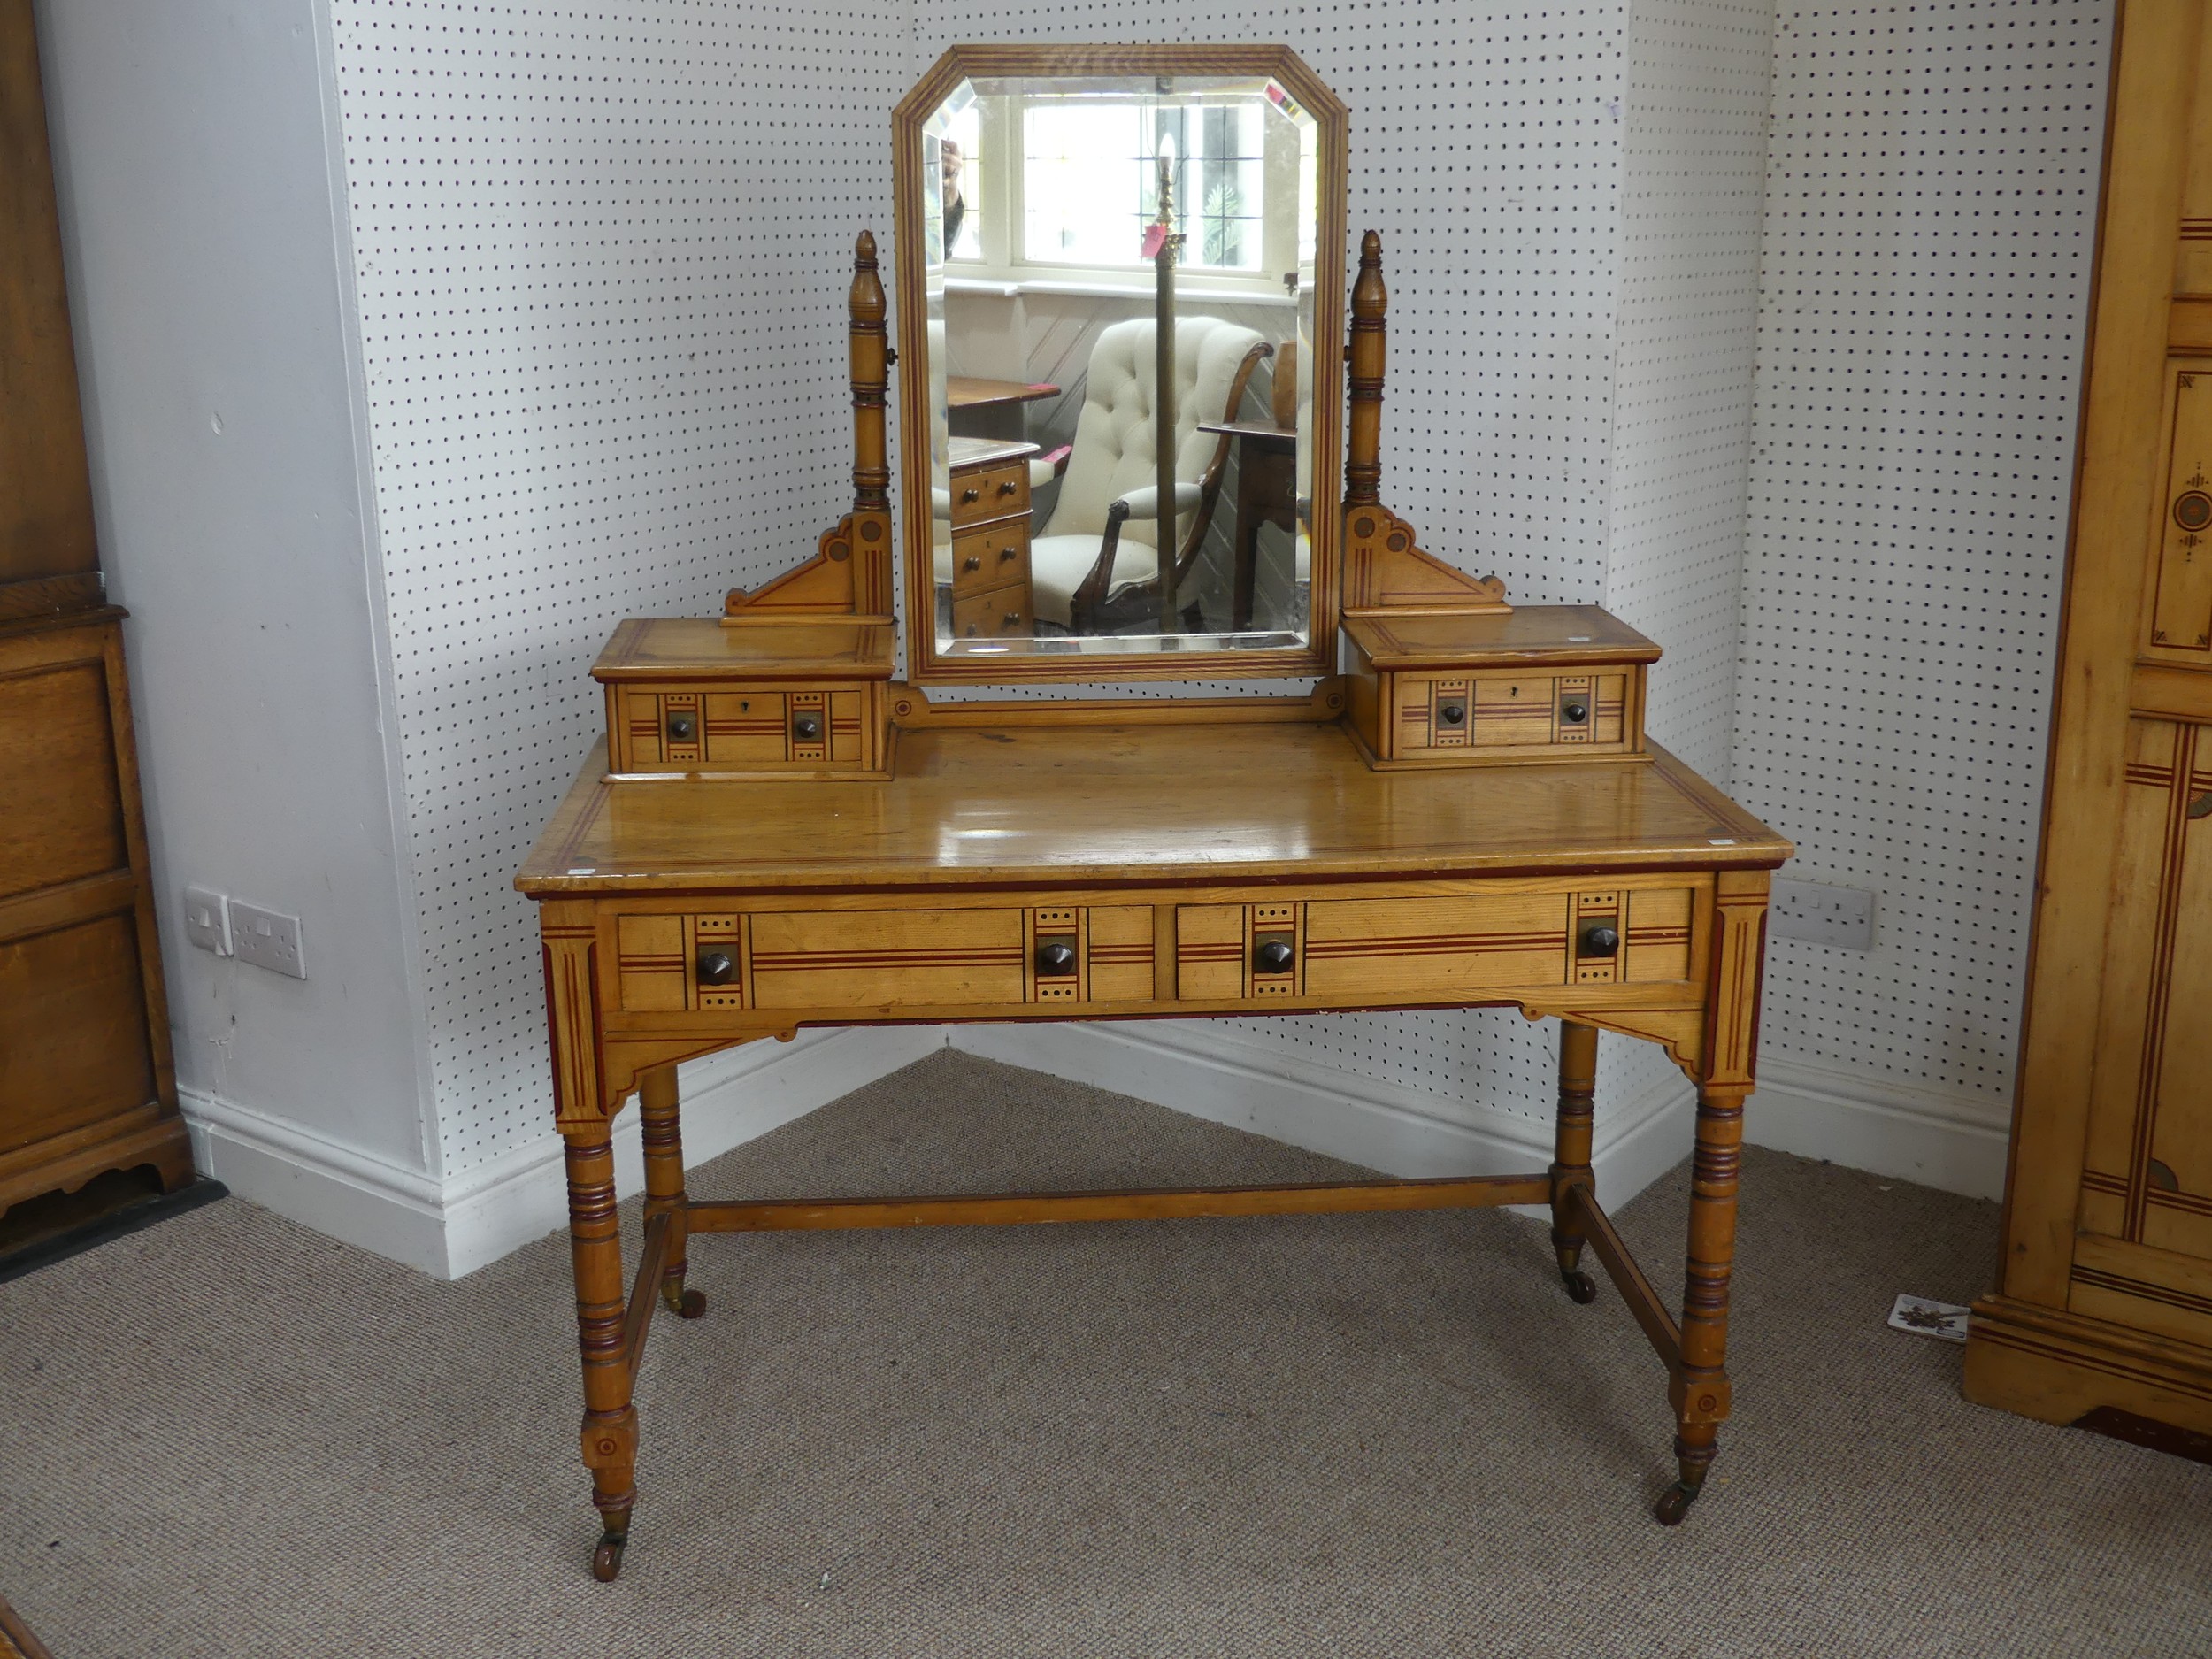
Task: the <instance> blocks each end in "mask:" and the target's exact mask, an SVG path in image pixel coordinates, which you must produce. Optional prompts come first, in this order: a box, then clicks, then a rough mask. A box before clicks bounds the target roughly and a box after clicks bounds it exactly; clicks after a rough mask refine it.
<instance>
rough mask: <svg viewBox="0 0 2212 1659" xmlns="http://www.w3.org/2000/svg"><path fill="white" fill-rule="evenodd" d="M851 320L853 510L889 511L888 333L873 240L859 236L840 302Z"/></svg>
mask: <svg viewBox="0 0 2212 1659" xmlns="http://www.w3.org/2000/svg"><path fill="white" fill-rule="evenodd" d="M846 310H847V312H848V314H849V316H850V318H851V319H852V327H851V330H850V333H849V337H848V340H849V344H848V353H849V358H850V361H851V365H852V388H853V506H854V508H855V510H856V511H861V512H870V511H874V512H888V511H890V510H891V461H890V450H889V446H888V443H887V440H886V436H885V433H884V406H885V401H886V395H887V392H888V391H889V389H890V383H891V366H890V360H889V357H890V354H889V344H890V334H889V332H888V329H887V326H886V324H885V319H886V318H887V316H888V315H889V314H890V307H889V305H888V303H887V302H886V301H885V299H884V295H883V279H882V278H881V277H879V276H878V275H877V274H876V235H875V233H874V232H873V231H872V230H864V231H862V232H861V233H860V239H859V240H858V241H857V242H855V243H854V244H853V286H852V291H851V293H850V294H849V296H847V299H846Z"/></svg>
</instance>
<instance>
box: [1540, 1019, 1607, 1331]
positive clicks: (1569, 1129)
mask: <svg viewBox="0 0 2212 1659" xmlns="http://www.w3.org/2000/svg"><path fill="white" fill-rule="evenodd" d="M1597 1084H1598V1028H1597V1027H1596V1026H1595V1025H1577V1024H1576V1023H1575V1022H1574V1021H1572V1020H1571V1019H1563V1020H1561V1021H1560V1022H1559V1130H1558V1139H1557V1141H1555V1148H1556V1150H1555V1153H1554V1155H1553V1157H1552V1166H1551V1169H1550V1171H1549V1173H1550V1175H1551V1242H1552V1248H1554V1249H1555V1250H1556V1251H1558V1252H1559V1277H1560V1278H1561V1279H1563V1281H1565V1284H1566V1286H1567V1294H1569V1295H1570V1296H1571V1297H1573V1298H1574V1299H1575V1300H1576V1301H1577V1302H1591V1301H1594V1300H1595V1298H1596V1296H1597V1294H1598V1286H1597V1281H1596V1280H1595V1279H1592V1278H1591V1277H1590V1275H1589V1274H1587V1273H1586V1272H1584V1271H1582V1233H1581V1231H1580V1229H1579V1228H1578V1227H1576V1226H1575V1225H1574V1224H1573V1223H1572V1221H1571V1219H1570V1218H1569V1216H1568V1195H1569V1194H1571V1192H1572V1191H1573V1190H1574V1189H1575V1188H1576V1187H1583V1188H1588V1187H1591V1186H1592V1185H1593V1184H1594V1179H1595V1178H1594V1176H1593V1175H1592V1174H1591V1172H1590V1113H1591V1102H1592V1100H1593V1099H1594V1096H1595V1094H1596V1093H1597Z"/></svg>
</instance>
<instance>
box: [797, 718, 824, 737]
mask: <svg viewBox="0 0 2212 1659" xmlns="http://www.w3.org/2000/svg"><path fill="white" fill-rule="evenodd" d="M791 735H792V736H793V737H794V738H795V739H796V740H797V741H799V742H802V743H818V742H820V741H822V717H821V716H820V715H818V714H795V715H793V716H792V717H791Z"/></svg>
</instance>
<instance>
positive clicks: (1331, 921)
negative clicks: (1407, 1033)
mask: <svg viewBox="0 0 2212 1659" xmlns="http://www.w3.org/2000/svg"><path fill="white" fill-rule="evenodd" d="M1692 904H1693V901H1692V895H1691V892H1690V890H1689V889H1688V888H1687V887H1663V888H1638V889H1633V890H1622V889H1619V888H1616V887H1593V888H1587V889H1583V890H1578V891H1573V892H1551V893H1522V894H1496V895H1487V894H1486V895H1469V896H1465V897H1446V898H1383V899H1317V900H1310V901H1307V902H1294V903H1284V904H1197V905H1184V906H1182V907H1180V908H1179V910H1177V911H1176V949H1175V964H1176V994H1177V995H1178V996H1179V997H1180V998H1182V999H1184V1000H1186V1001H1206V1002H1217V1001H1226V1000H1230V999H1235V1000H1240V1001H1243V1000H1249V1001H1255V1002H1266V1001H1268V1000H1270V999H1271V998H1278V997H1279V998H1285V999H1300V998H1313V999H1317V1000H1322V1001H1330V1002H1338V1001H1347V1000H1353V999H1364V998H1374V999H1377V1000H1379V1001H1381V1000H1387V999H1389V998H1392V997H1397V996H1405V997H1415V998H1432V997H1434V996H1436V995H1438V994H1439V993H1455V992H1457V993H1465V994H1468V995H1480V994H1482V993H1484V992H1487V991H1495V990H1505V989H1512V988H1522V987H1530V986H1553V985H1610V984H1658V983H1664V982H1669V981H1678V980H1681V979H1686V978H1687V977H1688V976H1689V973H1690V971H1691V955H1692V950H1691V947H1692V939H1691V926H1690V921H1691V915H1692Z"/></svg>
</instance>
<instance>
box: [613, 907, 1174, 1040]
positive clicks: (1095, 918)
mask: <svg viewBox="0 0 2212 1659" xmlns="http://www.w3.org/2000/svg"><path fill="white" fill-rule="evenodd" d="M1152 918H1153V912H1152V909H1151V907H1150V906H1149V905H1130V906H1119V905H1091V906H1070V907H1067V908H1065V909H1049V908H1030V907H1020V906H992V907H983V908H974V909H946V910H776V911H757V912H754V913H752V914H749V915H748V914H701V915H683V914H654V915H639V916H624V917H620V918H617V920H616V923H615V943H616V963H615V965H616V973H617V977H618V990H619V998H620V1002H621V1007H622V1011H623V1012H625V1013H626V1014H657V1013H675V1012H679V1011H688V1012H707V1013H710V1012H714V1011H717V1010H733V1009H760V1010H772V1009H773V1010H790V1011H792V1012H793V1013H795V1014H800V1013H814V1012H819V1011H822V1010H838V1009H853V1010H898V1009H916V1010H926V1009H931V1008H974V1007H979V1006H1005V1005H1018V1004H1022V1003H1030V1002H1142V1001H1146V1000H1148V999H1149V998H1150V997H1151V995H1152V993H1153V966H1152V963H1153V945H1152Z"/></svg>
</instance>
